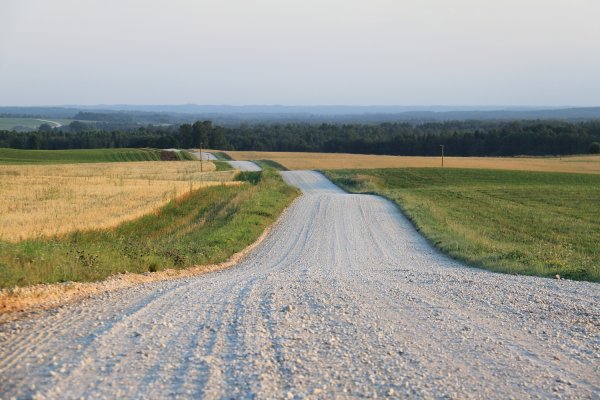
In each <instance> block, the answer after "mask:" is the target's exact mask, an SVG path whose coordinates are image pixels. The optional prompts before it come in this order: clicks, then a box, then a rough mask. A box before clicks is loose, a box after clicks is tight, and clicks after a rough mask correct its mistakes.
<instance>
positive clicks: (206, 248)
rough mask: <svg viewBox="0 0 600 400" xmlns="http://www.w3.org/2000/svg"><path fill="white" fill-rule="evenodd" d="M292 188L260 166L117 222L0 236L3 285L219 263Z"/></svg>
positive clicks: (279, 207)
mask: <svg viewBox="0 0 600 400" xmlns="http://www.w3.org/2000/svg"><path fill="white" fill-rule="evenodd" d="M297 194H298V192H297V191H296V190H295V189H293V188H291V187H289V186H287V185H286V184H285V183H284V182H283V180H282V179H281V178H280V177H279V175H278V174H277V173H275V172H273V171H265V172H264V173H263V174H262V175H261V177H260V179H259V180H258V181H256V182H255V183H249V182H246V183H244V184H242V185H240V186H217V187H211V188H206V189H201V190H197V191H193V192H190V193H189V194H188V195H186V196H184V197H182V198H179V199H177V200H174V201H172V202H170V203H169V204H168V205H166V206H165V207H163V208H162V209H161V210H160V211H159V212H158V213H156V214H151V215H147V216H144V217H142V218H140V219H137V220H135V221H132V222H127V223H124V224H121V225H119V226H118V227H116V228H114V229H107V230H99V231H92V232H76V233H73V234H69V235H67V236H64V237H56V238H53V239H49V240H27V241H22V242H18V243H7V242H0V287H2V288H7V287H13V286H27V285H33V284H37V283H55V282H65V281H97V280H100V279H103V278H106V277H107V276H109V275H112V274H115V273H118V272H124V271H128V272H136V273H141V272H148V271H150V272H153V271H158V270H162V269H167V268H174V269H182V268H186V267H189V266H192V265H199V264H210V263H218V262H221V261H224V260H226V259H227V258H229V257H230V256H231V255H233V254H235V253H237V252H239V251H240V250H242V249H244V248H245V247H247V246H248V245H250V244H251V243H253V242H254V241H255V240H256V239H257V238H258V237H259V236H260V234H261V233H262V232H263V231H264V229H265V228H266V227H268V226H269V225H270V224H272V223H273V222H274V221H275V220H276V219H277V217H278V216H279V215H280V213H281V212H282V211H283V210H284V209H285V207H287V205H289V204H290V202H291V201H292V200H293V199H294V198H295V197H296V196H297Z"/></svg>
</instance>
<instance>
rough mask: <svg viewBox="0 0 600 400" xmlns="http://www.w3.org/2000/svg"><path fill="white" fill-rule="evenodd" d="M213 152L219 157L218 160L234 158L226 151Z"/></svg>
mask: <svg viewBox="0 0 600 400" xmlns="http://www.w3.org/2000/svg"><path fill="white" fill-rule="evenodd" d="M211 153H212V154H213V155H214V156H215V157H217V159H218V160H220V161H231V160H233V158H231V157H230V156H229V154H227V153H225V152H224V151H211Z"/></svg>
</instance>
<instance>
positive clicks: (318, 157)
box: [227, 151, 600, 174]
mask: <svg viewBox="0 0 600 400" xmlns="http://www.w3.org/2000/svg"><path fill="white" fill-rule="evenodd" d="M227 154H229V155H230V156H231V158H233V159H234V160H273V161H276V162H278V163H279V164H281V165H283V166H285V167H286V168H288V169H291V170H295V169H359V168H410V167H418V168H424V167H440V166H441V158H440V157H407V156H378V155H365V154H338V153H292V152H290V153H286V152H261V151H228V152H227ZM444 167H446V168H482V169H504V170H523V171H547V172H577V173H588V174H600V156H592V155H589V156H569V157H560V158H559V157H445V158H444Z"/></svg>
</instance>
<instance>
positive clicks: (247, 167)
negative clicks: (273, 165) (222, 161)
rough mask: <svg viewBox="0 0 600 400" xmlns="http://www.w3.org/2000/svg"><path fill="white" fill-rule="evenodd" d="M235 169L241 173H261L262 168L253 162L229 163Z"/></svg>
mask: <svg viewBox="0 0 600 400" xmlns="http://www.w3.org/2000/svg"><path fill="white" fill-rule="evenodd" d="M227 162H228V163H229V165H231V166H232V167H233V168H235V169H239V170H240V171H260V170H261V168H260V167H259V166H258V165H256V164H255V163H253V162H252V161H227Z"/></svg>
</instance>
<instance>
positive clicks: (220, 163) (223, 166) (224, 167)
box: [212, 161, 233, 171]
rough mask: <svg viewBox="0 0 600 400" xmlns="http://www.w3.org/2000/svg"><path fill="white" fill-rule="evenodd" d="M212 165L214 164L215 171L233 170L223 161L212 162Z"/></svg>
mask: <svg viewBox="0 0 600 400" xmlns="http://www.w3.org/2000/svg"><path fill="white" fill-rule="evenodd" d="M212 163H214V164H215V167H216V168H217V171H231V170H232V169H233V167H232V166H231V165H229V163H227V162H225V161H212Z"/></svg>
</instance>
